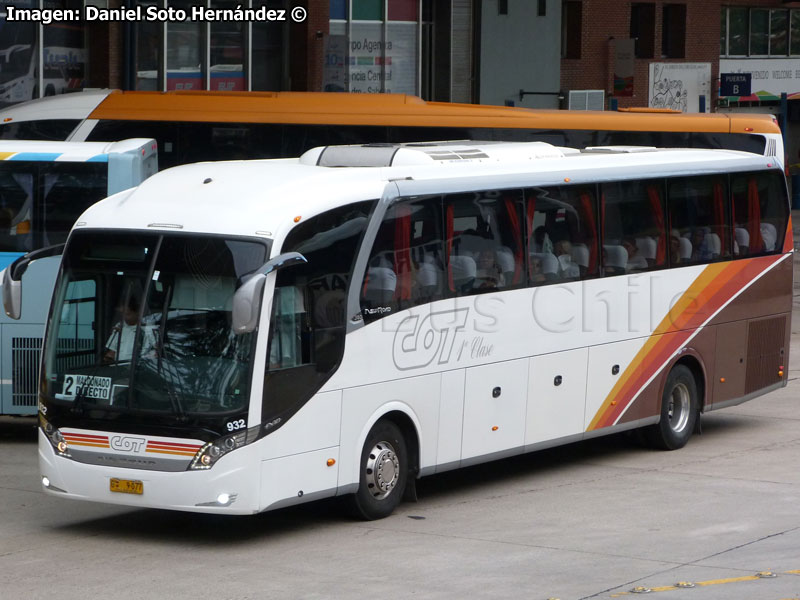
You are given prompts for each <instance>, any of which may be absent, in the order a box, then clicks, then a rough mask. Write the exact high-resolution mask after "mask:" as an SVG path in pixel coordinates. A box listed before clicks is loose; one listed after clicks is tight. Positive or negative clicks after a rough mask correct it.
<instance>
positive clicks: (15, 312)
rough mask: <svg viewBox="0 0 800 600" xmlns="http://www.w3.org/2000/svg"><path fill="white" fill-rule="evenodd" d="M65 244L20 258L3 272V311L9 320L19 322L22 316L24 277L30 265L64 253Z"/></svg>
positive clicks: (42, 249)
mask: <svg viewBox="0 0 800 600" xmlns="http://www.w3.org/2000/svg"><path fill="white" fill-rule="evenodd" d="M64 245H65V244H56V245H55V246H47V247H46V248H40V249H38V250H34V251H33V252H28V253H27V254H25V255H23V256H20V257H19V258H18V259H17V260H15V261H14V262H13V263H11V264H10V265H8V267H6V270H5V271H3V309H4V310H5V311H6V315H8V317H9V318H11V319H14V320H17V319H19V318H20V316H21V315H22V276H23V275H24V274H25V271H27V270H28V265H30V264H31V263H32V262H33V261H35V260H38V259H40V258H47V257H48V256H58V255H59V254H63V253H64Z"/></svg>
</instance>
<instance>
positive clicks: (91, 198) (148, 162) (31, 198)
mask: <svg viewBox="0 0 800 600" xmlns="http://www.w3.org/2000/svg"><path fill="white" fill-rule="evenodd" d="M157 170H158V158H157V148H156V143H155V140H152V139H150V140H145V139H133V140H124V141H121V142H115V143H104V142H84V143H77V142H35V141H13V140H0V269H5V268H7V267H8V266H9V265H10V264H11V263H12V262H13V261H15V260H16V259H18V258H20V257H21V256H23V255H24V254H26V253H27V252H30V251H34V250H40V249H42V248H46V247H52V246H55V245H59V244H63V243H64V242H65V241H66V239H67V235H68V233H69V231H70V229H71V228H72V226H73V224H74V223H75V219H76V218H77V217H78V215H80V214H81V213H82V212H83V211H84V210H86V208H87V207H88V206H89V205H91V204H93V203H94V202H97V201H98V200H100V199H102V198H105V197H106V196H109V195H111V194H114V193H116V192H119V191H122V190H125V189H128V188H131V187H133V186H136V185H138V184H139V183H141V182H142V181H143V180H144V179H145V178H146V177H148V176H149V175H152V174H153V173H155V172H156V171H157ZM57 268H58V259H57V258H50V259H42V260H38V261H36V263H35V264H33V265H32V266H31V268H30V269H28V270H27V271H26V272H25V275H24V283H25V290H26V292H25V314H24V318H23V319H22V320H20V321H17V320H12V319H10V318H8V316H7V315H5V314H3V315H0V356H2V361H0V414H4V415H34V414H36V410H37V408H36V406H37V404H36V382H37V374H38V369H39V354H40V349H41V345H42V333H43V331H44V323H45V318H46V316H47V307H48V304H49V301H50V297H51V296H52V294H53V286H54V284H55V277H56V269H57Z"/></svg>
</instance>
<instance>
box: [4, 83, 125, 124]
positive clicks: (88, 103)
mask: <svg viewBox="0 0 800 600" xmlns="http://www.w3.org/2000/svg"><path fill="white" fill-rule="evenodd" d="M110 93H111V90H109V89H103V90H84V91H82V92H74V93H71V94H61V95H59V96H48V97H46V98H37V99H36V100H29V101H28V102H22V103H21V104H13V105H11V106H5V107H3V108H2V109H0V123H8V122H10V121H36V120H41V119H78V120H83V119H85V118H86V117H87V116H88V115H89V113H91V112H92V110H94V108H95V107H96V106H97V105H98V104H100V102H102V101H103V100H104V99H105V98H106V96H108V95H109V94H110Z"/></svg>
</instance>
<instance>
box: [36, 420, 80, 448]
mask: <svg viewBox="0 0 800 600" xmlns="http://www.w3.org/2000/svg"><path fill="white" fill-rule="evenodd" d="M39 424H40V426H41V428H42V431H44V434H45V435H46V436H47V439H48V440H50V443H51V444H52V446H53V449H54V450H55V451H56V454H58V455H59V456H63V457H65V458H72V455H71V454H70V453H69V444H67V440H65V439H64V436H63V435H61V432H60V431H59V430H58V429H56V428H55V427H53V425H51V424H50V422H48V421H47V419H45V418H44V417H43V416H41V415H39Z"/></svg>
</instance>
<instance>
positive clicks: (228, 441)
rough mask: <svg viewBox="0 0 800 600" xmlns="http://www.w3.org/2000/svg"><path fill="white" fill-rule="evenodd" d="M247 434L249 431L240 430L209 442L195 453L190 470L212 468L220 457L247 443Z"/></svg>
mask: <svg viewBox="0 0 800 600" xmlns="http://www.w3.org/2000/svg"><path fill="white" fill-rule="evenodd" d="M247 434H248V432H247V431H240V432H238V433H234V434H231V435H226V436H225V437H221V438H219V439H218V440H216V441H214V442H209V443H207V444H206V445H205V446H203V447H202V448H200V450H198V452H197V454H195V455H194V458H193V459H192V464H190V465H189V470H192V471H197V470H200V469H210V468H211V467H213V466H214V465H215V464H216V462H217V461H218V460H219V459H220V458H222V457H223V456H225V455H226V454H228V453H229V452H233V451H234V450H236V449H237V448H241V447H242V446H244V445H245V444H247V437H248V435H247Z"/></svg>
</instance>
